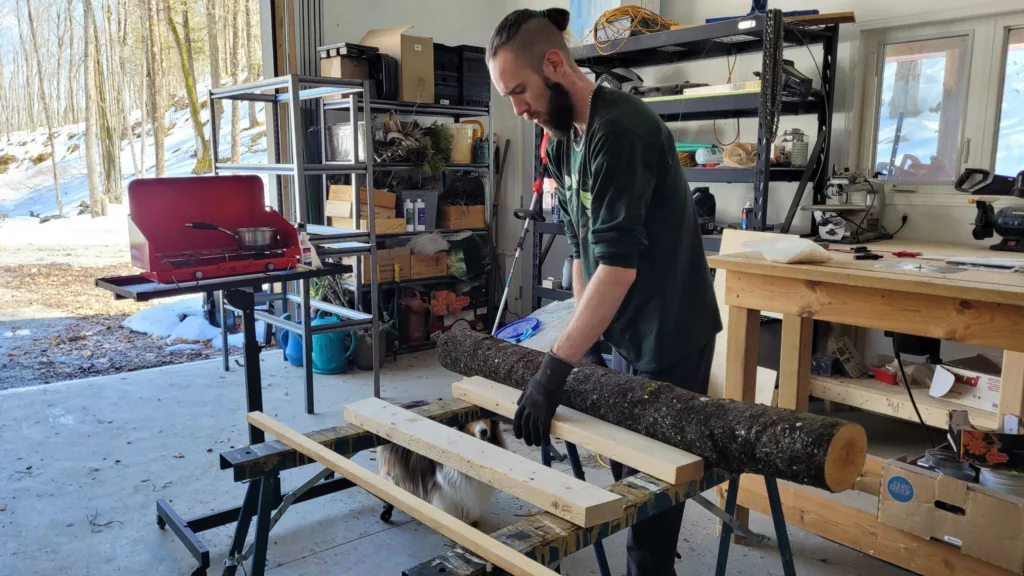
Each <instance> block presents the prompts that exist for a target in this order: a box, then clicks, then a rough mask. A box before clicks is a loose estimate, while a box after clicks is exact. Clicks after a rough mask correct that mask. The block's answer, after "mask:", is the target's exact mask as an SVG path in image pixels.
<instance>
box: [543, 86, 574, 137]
mask: <svg viewBox="0 0 1024 576" xmlns="http://www.w3.org/2000/svg"><path fill="white" fill-rule="evenodd" d="M544 85H545V86H547V88H548V91H549V93H550V94H549V96H548V110H547V114H546V116H545V118H544V122H543V125H544V128H547V130H548V132H551V134H552V135H553V136H554V137H555V138H568V137H569V135H570V134H571V133H572V116H573V105H572V97H571V96H570V95H569V91H568V90H566V89H565V86H562V85H561V84H559V83H558V82H549V81H547V80H545V81H544Z"/></svg>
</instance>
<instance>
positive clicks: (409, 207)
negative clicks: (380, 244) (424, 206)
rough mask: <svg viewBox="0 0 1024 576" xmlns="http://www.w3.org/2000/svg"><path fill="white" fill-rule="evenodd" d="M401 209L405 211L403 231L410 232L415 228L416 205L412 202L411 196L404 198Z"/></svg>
mask: <svg viewBox="0 0 1024 576" xmlns="http://www.w3.org/2000/svg"><path fill="white" fill-rule="evenodd" d="M402 210H403V211H404V212H405V231H406V232H412V231H413V230H415V229H416V207H415V205H414V204H413V203H412V198H406V199H405V202H404V203H402Z"/></svg>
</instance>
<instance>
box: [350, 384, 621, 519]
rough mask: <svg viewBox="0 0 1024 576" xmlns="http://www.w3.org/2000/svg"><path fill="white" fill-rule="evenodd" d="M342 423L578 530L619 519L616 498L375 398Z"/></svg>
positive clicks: (356, 407) (353, 407)
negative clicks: (540, 509)
mask: <svg viewBox="0 0 1024 576" xmlns="http://www.w3.org/2000/svg"><path fill="white" fill-rule="evenodd" d="M345 420H346V421H348V422H349V423H351V424H355V425H356V426H359V427H360V428H363V429H365V430H368V431H369V432H372V433H374V434H376V435H378V436H380V437H382V438H384V439H386V440H390V441H391V442H394V443H395V444H398V445H400V446H404V447H406V448H408V449H409V450H412V451H413V452H416V453H417V454H421V455H423V456H426V457H427V458H430V459H432V460H434V461H437V462H440V463H442V464H444V465H445V466H449V467H451V468H454V469H456V470H458V471H459V472H462V473H463V474H466V475H468V476H471V477H473V478H476V479H477V480H479V481H481V482H483V483H485V484H488V485H490V486H493V487H494V488H497V489H498V490H501V491H502V492H507V493H509V494H511V495H513V496H516V497H518V498H521V499H523V500H525V501H527V502H529V503H531V504H533V505H534V506H537V507H539V508H542V509H544V510H547V511H548V512H551V513H552V514H554V515H556V516H559V517H560V518H564V519H566V520H568V521H570V522H572V523H574V524H577V525H579V526H583V527H584V528H588V527H590V526H595V525H597V524H601V523H603V522H607V521H609V520H612V519H614V518H619V517H620V516H622V497H621V496H618V495H615V494H612V493H611V492H607V491H605V490H603V489H601V488H599V487H597V486H594V485H592V484H587V483H586V482H583V481H582V480H577V479H576V478H573V477H572V476H569V475H568V474H564V473H562V472H559V471H557V470H554V469H552V468H548V467H547V466H544V465H542V464H540V463H539V462H534V461H532V460H527V459H526V458H523V457H522V456H519V455H518V454H515V453H513V452H510V451H508V450H505V449H503V448H501V447H498V446H495V445H494V444H490V443H488V442H484V441H482V440H480V439H478V438H475V437H473V436H470V435H468V434H464V433H462V432H460V431H458V430H455V429H452V428H449V427H447V426H445V425H443V424H438V423H437V422H434V421H433V420H428V419H426V418H424V417H422V416H419V415H417V414H414V413H412V412H410V411H408V410H405V409H402V408H399V407H398V406H395V405H393V404H388V403H387V402H385V401H383V400H380V399H378V398H366V399H365V400H360V401H358V402H353V403H352V404H347V405H346V406H345Z"/></svg>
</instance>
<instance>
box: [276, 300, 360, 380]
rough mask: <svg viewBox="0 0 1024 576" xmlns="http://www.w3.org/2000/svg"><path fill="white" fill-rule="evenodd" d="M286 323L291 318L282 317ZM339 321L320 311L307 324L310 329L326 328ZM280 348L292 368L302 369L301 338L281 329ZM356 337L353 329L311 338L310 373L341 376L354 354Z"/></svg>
mask: <svg viewBox="0 0 1024 576" xmlns="http://www.w3.org/2000/svg"><path fill="white" fill-rule="evenodd" d="M282 318H284V319H285V320H291V316H290V315H288V314H285V315H284V316H282ZM339 322H341V320H340V319H339V318H338V317H337V316H335V315H333V314H331V313H329V312H324V311H323V310H321V311H320V312H319V313H317V315H316V318H315V319H313V321H312V322H311V323H310V325H311V326H313V327H316V326H326V325H329V324H337V323H339ZM346 336H348V338H349V344H348V345H347V348H346V344H345V337H346ZM278 337H279V338H280V341H281V347H282V348H284V349H285V355H286V357H287V358H288V362H290V363H291V364H292V365H293V366H302V335H301V334H293V333H292V332H291V331H289V330H281V332H280V334H279V336H278ZM356 338H357V336H356V334H355V332H353V331H352V330H338V331H336V332H324V333H322V334H314V335H313V372H315V373H317V374H341V373H342V372H344V371H345V370H347V369H348V360H349V358H351V357H352V354H353V353H354V352H355V351H356V343H357V341H356Z"/></svg>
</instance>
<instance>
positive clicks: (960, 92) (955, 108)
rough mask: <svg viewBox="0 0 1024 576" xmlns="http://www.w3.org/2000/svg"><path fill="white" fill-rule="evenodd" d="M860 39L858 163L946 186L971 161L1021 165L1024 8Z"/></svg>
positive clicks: (914, 182)
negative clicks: (860, 104) (860, 89)
mask: <svg viewBox="0 0 1024 576" xmlns="http://www.w3.org/2000/svg"><path fill="white" fill-rule="evenodd" d="M861 42H862V47H861V51H860V54H861V76H860V77H861V78H862V79H863V81H864V82H863V86H864V87H863V91H864V92H863V95H862V99H861V102H862V106H861V110H860V114H859V116H860V119H861V120H860V121H861V122H862V123H863V124H862V128H861V132H860V134H861V136H860V145H859V156H860V158H861V160H862V161H861V162H860V164H863V165H865V166H868V167H870V169H871V170H872V171H873V172H875V173H877V174H879V175H880V177H881V178H883V179H886V180H889V181H893V182H894V183H899V184H900V185H901V186H903V185H906V186H910V187H916V188H918V189H919V190H920V191H944V192H948V191H949V185H950V184H951V183H953V182H954V181H955V180H956V178H957V176H958V175H959V174H960V173H961V172H962V171H963V169H964V168H983V169H986V170H992V171H994V172H995V173H997V174H1004V175H1010V176H1013V175H1016V174H1017V173H1018V172H1020V171H1021V170H1024V13H1015V14H1009V15H1000V16H989V17H980V18H973V19H963V20H956V21H949V22H943V23H938V24H926V25H920V26H901V27H894V28H882V29H877V30H872V31H868V32H866V33H864V34H863V35H862V36H861Z"/></svg>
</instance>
